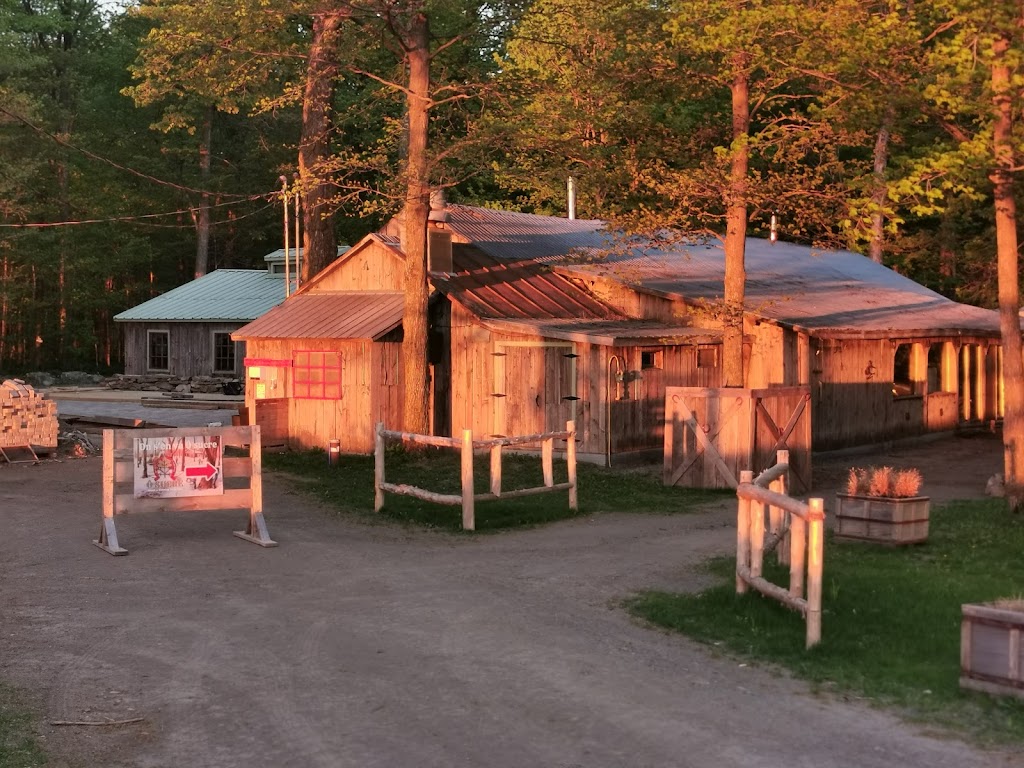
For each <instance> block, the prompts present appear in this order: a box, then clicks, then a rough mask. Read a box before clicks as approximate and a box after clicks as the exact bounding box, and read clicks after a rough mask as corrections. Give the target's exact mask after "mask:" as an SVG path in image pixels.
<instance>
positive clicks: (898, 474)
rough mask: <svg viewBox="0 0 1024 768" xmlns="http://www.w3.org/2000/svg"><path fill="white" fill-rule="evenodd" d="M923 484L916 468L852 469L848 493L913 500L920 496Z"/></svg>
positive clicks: (848, 478) (848, 481)
mask: <svg viewBox="0 0 1024 768" xmlns="http://www.w3.org/2000/svg"><path fill="white" fill-rule="evenodd" d="M923 482H924V480H923V478H922V477H921V473H920V472H919V471H918V470H917V469H914V468H909V469H893V468H892V467H868V468H867V469H864V468H861V467H850V471H849V475H848V476H847V478H846V493H847V495H849V496H873V497H877V498H882V499H911V498H914V497H916V496H918V495H920V493H921V485H922V484H923Z"/></svg>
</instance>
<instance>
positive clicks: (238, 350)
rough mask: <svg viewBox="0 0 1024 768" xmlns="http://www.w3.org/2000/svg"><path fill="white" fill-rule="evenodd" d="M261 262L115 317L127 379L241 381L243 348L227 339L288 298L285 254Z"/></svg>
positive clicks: (184, 287) (206, 279) (203, 280)
mask: <svg viewBox="0 0 1024 768" xmlns="http://www.w3.org/2000/svg"><path fill="white" fill-rule="evenodd" d="M346 249H347V246H343V247H341V248H339V249H338V252H339V254H340V253H344V251H345V250H346ZM301 251H302V249H299V257H300V258H301ZM294 254H295V252H294V250H293V251H292V257H293V259H294ZM264 262H265V263H266V269H218V270H215V271H213V272H210V273H209V274H207V275H203V276H202V277H200V278H197V279H195V280H191V281H189V282H187V283H185V284H184V285H180V286H178V287H177V288H174V289H172V290H170V291H167V292H166V293H163V294H161V295H160V296H156V297H155V298H152V299H150V300H149V301H145V302H143V303H142V304H138V305H136V306H134V307H132V308H131V309H127V310H125V311H124V312H121V313H119V314H117V315H115V316H114V320H115V322H118V323H120V324H121V325H122V327H123V328H124V349H125V363H124V367H125V371H124V372H125V374H127V375H129V376H146V375H150V374H155V375H159V374H165V375H168V376H174V377H180V378H188V377H192V376H223V377H230V378H238V377H241V376H242V374H243V372H244V366H243V363H242V360H243V358H244V356H245V348H244V345H241V344H239V343H237V342H235V341H234V340H233V339H232V338H231V334H232V333H233V332H234V331H236V330H238V329H239V328H240V327H242V326H243V325H245V324H246V323H248V322H250V321H251V320H255V319H256V318H257V317H259V316H260V315H263V314H264V313H265V312H267V310H269V309H271V308H272V307H275V306H276V305H278V304H280V303H281V302H282V301H284V299H285V295H286V294H285V273H286V268H285V254H284V250H283V249H280V250H277V251H273V252H272V253H269V254H267V255H266V256H265V257H264ZM292 267H293V269H294V264H293V265H292ZM291 284H292V285H293V286H294V280H292V281H291Z"/></svg>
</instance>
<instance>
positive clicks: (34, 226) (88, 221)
mask: <svg viewBox="0 0 1024 768" xmlns="http://www.w3.org/2000/svg"><path fill="white" fill-rule="evenodd" d="M262 197H264V196H263V195H257V196H253V197H248V198H245V200H237V201H232V202H230V203H217V204H216V205H208V206H206V207H207V208H223V207H224V206H228V205H239V204H240V203H242V202H248V201H250V200H259V199H260V198H262ZM272 205H273V203H267V204H266V205H264V206H262V207H260V208H257V209H256V210H255V211H251V212H249V213H246V214H243V215H241V216H236V217H235V218H234V219H231V220H230V221H218V222H210V224H211V226H218V225H221V224H233V223H234V222H236V221H241V220H242V219H247V218H249V217H250V216H255V215H256V214H257V213H260V212H262V211H265V210H267V208H270V207H271V206H272ZM198 210H199V208H198V207H197V206H193V207H191V208H179V209H178V210H176V211H167V212H166V213H140V214H138V215H137V216H113V217H111V218H109V219H77V220H75V221H47V222H39V223H35V222H33V223H29V224H0V229H48V228H50V227H74V226H78V225H79V224H109V223H113V222H117V221H139V222H141V223H144V224H149V226H155V227H167V228H169V229H183V227H179V226H178V225H176V224H174V225H172V224H150V223H149V222H142V219H157V218H163V217H165V216H180V215H181V214H183V213H189V214H191V213H193V212H195V211H198Z"/></svg>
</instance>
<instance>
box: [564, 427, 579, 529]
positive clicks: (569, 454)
mask: <svg viewBox="0 0 1024 768" xmlns="http://www.w3.org/2000/svg"><path fill="white" fill-rule="evenodd" d="M565 431H566V432H568V433H569V437H568V438H567V439H566V441H565V464H566V468H567V469H568V472H569V509H571V510H574V511H575V510H577V509H579V506H580V505H579V498H578V496H577V492H576V422H575V421H567V422H565Z"/></svg>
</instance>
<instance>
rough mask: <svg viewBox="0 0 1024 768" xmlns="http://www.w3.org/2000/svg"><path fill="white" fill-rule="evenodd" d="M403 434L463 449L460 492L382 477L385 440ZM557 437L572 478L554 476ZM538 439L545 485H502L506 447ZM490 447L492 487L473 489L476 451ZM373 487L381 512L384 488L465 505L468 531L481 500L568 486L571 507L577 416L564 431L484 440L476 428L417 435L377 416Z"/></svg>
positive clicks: (574, 498)
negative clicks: (476, 435) (477, 437)
mask: <svg viewBox="0 0 1024 768" xmlns="http://www.w3.org/2000/svg"><path fill="white" fill-rule="evenodd" d="M388 439H391V440H403V441H405V442H409V443H418V444H420V445H433V446H435V447H439V448H458V449H459V450H460V452H461V455H462V492H461V493H459V494H445V493H435V492H434V491H428V490H425V489H423V488H417V487H416V486H413V485H405V484H396V483H389V482H387V481H386V480H385V479H384V441H385V440H388ZM555 440H565V441H566V444H565V445H566V448H565V458H566V464H567V466H568V473H569V479H568V482H565V483H556V482H555V481H554V470H553V458H554V443H555ZM530 443H540V446H541V466H542V469H543V473H544V485H541V486H537V487H534V488H517V489H516V490H513V491H502V489H501V455H502V449H503V448H506V447H508V446H518V445H529V444H530ZM484 449H487V450H488V451H489V452H490V457H491V491H490V493H475V492H474V488H473V453H474V452H475V451H477V450H484ZM373 465H374V471H373V488H374V501H373V508H374V511H376V512H379V511H380V510H381V508H382V507H383V506H384V492H385V491H386V492H388V493H395V494H399V495H403V496H413V497H414V498H417V499H422V500H424V501H431V502H434V503H435V504H448V505H451V506H459V505H462V528H463V530H466V531H472V530H475V529H476V512H475V504H476V502H478V501H494V500H496V499H512V498H515V497H517V496H533V495H535V494H538V493H550V492H552V491H565V490H567V491H569V509H572V510H576V509H579V502H578V498H577V493H576V422H574V421H569V422H566V425H565V431H564V432H544V433H541V434H537V435H515V436H512V437H493V438H488V439H486V440H474V439H473V430H471V429H464V430H463V431H462V438H461V439H459V438H456V437H438V436H434V435H418V434H415V433H413V432H394V431H391V430H387V429H384V424H383V422H378V423H377V427H376V430H375V439H374V451H373Z"/></svg>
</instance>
